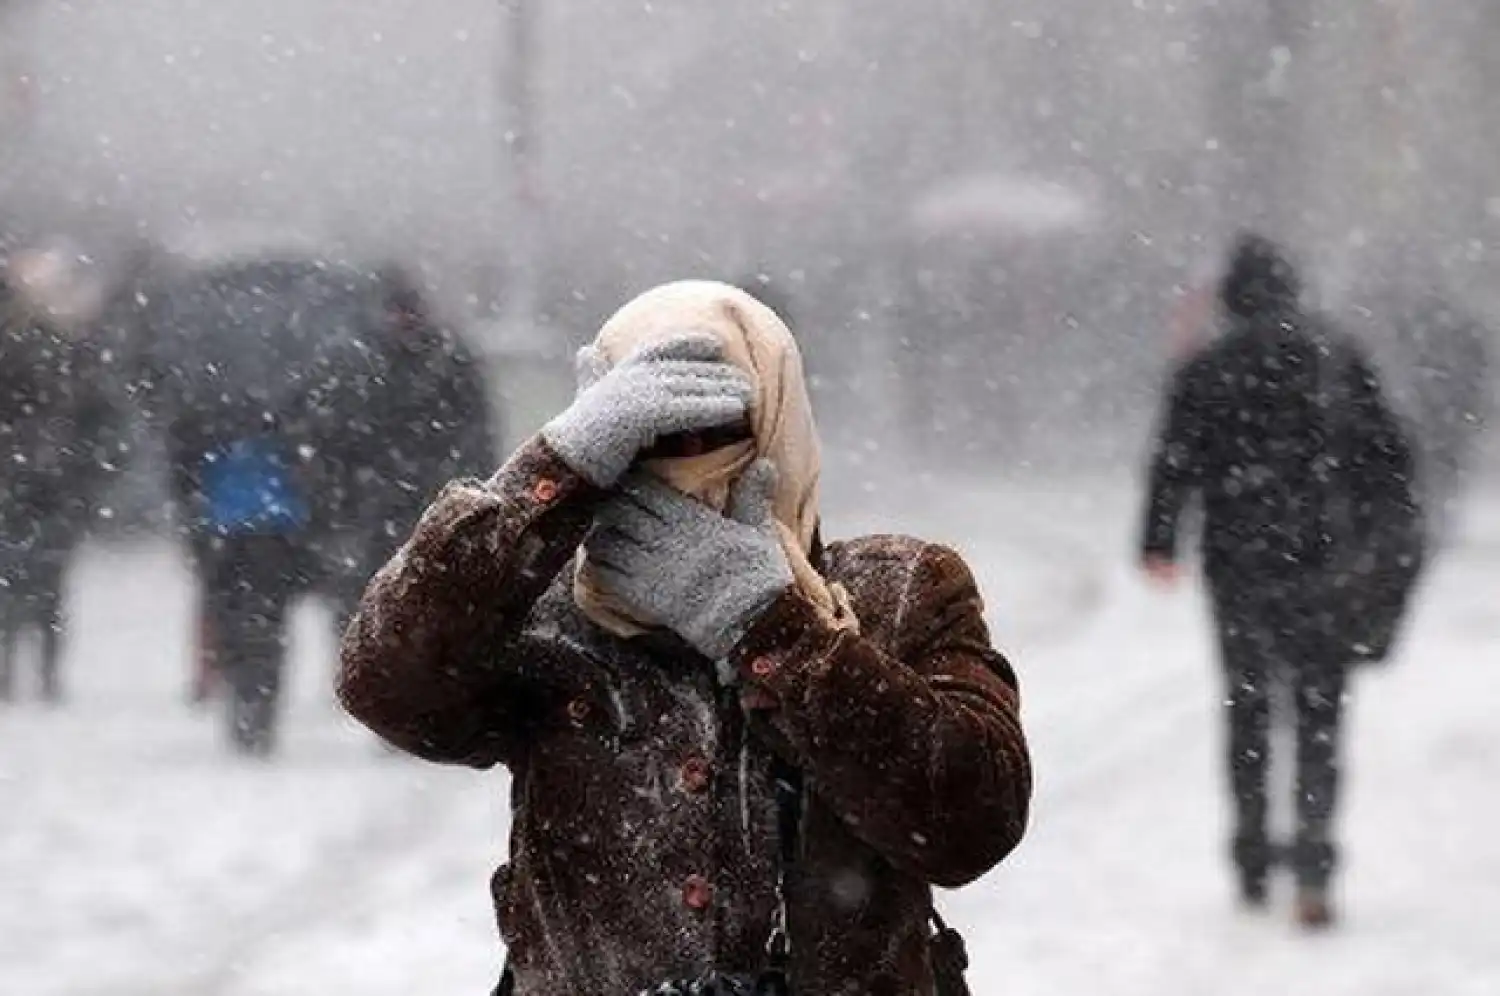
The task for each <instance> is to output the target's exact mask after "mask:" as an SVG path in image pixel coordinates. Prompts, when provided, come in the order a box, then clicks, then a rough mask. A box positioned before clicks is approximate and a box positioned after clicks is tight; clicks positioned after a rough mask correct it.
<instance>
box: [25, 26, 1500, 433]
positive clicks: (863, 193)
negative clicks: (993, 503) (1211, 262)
mask: <svg viewBox="0 0 1500 996" xmlns="http://www.w3.org/2000/svg"><path fill="white" fill-rule="evenodd" d="M4 16H5V18H6V25H5V30H4V39H5V48H4V51H3V53H0V59H3V61H4V64H5V65H6V66H7V67H9V68H8V69H7V71H6V77H7V80H8V81H9V84H10V86H9V91H8V98H9V99H8V101H7V103H6V108H7V111H6V114H5V115H4V117H3V121H4V128H5V131H4V135H5V139H4V149H5V162H6V169H5V171H4V197H3V200H0V209H3V210H4V212H5V214H6V215H7V217H8V219H9V221H10V224H9V225H8V226H7V227H8V228H9V230H10V231H11V232H12V233H21V232H51V231H58V230H61V231H66V232H68V233H70V234H72V235H74V236H76V237H77V238H79V239H82V240H83V241H85V242H86V243H88V244H89V245H90V246H91V247H93V246H98V249H97V250H95V251H98V252H101V253H102V252H105V251H106V248H107V247H109V246H113V245H115V244H117V243H118V242H119V241H120V240H122V239H126V238H140V239H147V240H161V241H175V240H180V239H183V238H187V237H190V235H191V236H192V237H197V238H203V239H210V240H212V239H214V238H219V239H222V238H224V237H225V235H224V233H225V232H228V231H234V232H237V233H242V232H243V231H244V230H245V229H246V228H248V227H250V226H254V227H255V228H256V229H257V230H258V231H259V233H260V236H259V237H261V238H266V239H283V240H284V239H290V238H293V237H295V238H298V239H301V240H304V241H307V242H310V243H312V244H315V245H318V246H319V247H320V248H321V249H322V250H323V251H325V252H333V251H336V250H343V251H345V252H356V253H362V254H371V253H379V254H387V255H397V256H400V257H402V258H403V259H406V260H409V261H411V262H413V263H415V264H419V265H420V266H421V268H422V272H423V274H424V276H425V278H426V280H427V281H428V282H429V283H430V284H431V286H432V288H433V290H434V292H435V293H437V294H438V295H439V300H440V303H441V307H442V309H443V310H444V312H445V313H447V314H448V315H450V316H452V319H453V320H455V321H462V322H464V323H467V324H473V325H474V326H475V328H476V334H477V335H479V337H480V338H481V339H482V340H483V342H482V345H484V346H485V348H486V349H488V350H492V351H499V350H505V349H507V348H512V347H513V348H518V349H527V350H532V349H536V348H537V345H536V343H535V342H529V341H528V342H525V343H522V342H519V341H517V342H511V343H507V342H506V341H505V340H506V338H507V337H506V336H505V335H503V334H501V331H495V330H486V329H481V328H480V327H479V326H480V324H481V323H484V322H486V321H488V320H489V319H491V318H493V317H495V316H497V315H498V314H499V313H500V311H501V309H502V308H503V307H505V306H506V299H507V295H508V294H511V296H520V297H523V298H526V299H527V300H528V301H529V300H531V299H533V298H534V300H535V302H536V305H537V309H538V312H537V317H538V318H539V319H540V320H542V321H543V322H544V323H545V325H546V327H547V329H548V333H547V338H549V339H556V340H564V341H566V342H567V343H569V344H571V343H573V342H576V341H578V340H581V339H582V338H584V337H585V336H587V335H588V334H589V333H590V331H591V330H592V328H594V327H595V325H596V324H597V322H598V321H599V319H600V318H601V317H602V316H604V315H606V314H608V312H609V311H610V310H612V308H613V307H614V306H615V305H616V304H617V303H618V301H619V300H621V298H622V297H623V296H625V295H627V294H628V293H630V292H633V291H634V290H636V289H639V288H641V287H644V286H647V285H649V284H650V283H653V282H656V281H659V280H661V279H665V278H668V277H672V276H678V275H682V274H699V275H710V276H722V277H726V278H731V279H734V278H740V277H742V276H761V277H763V278H764V279H766V280H767V281H769V282H770V283H772V284H774V285H776V287H777V289H778V290H780V291H782V292H783V293H785V294H786V295H788V296H789V298H790V302H791V304H792V307H793V309H794V311H795V315H796V318H797V319H798V325H799V329H800V331H801V332H802V333H803V335H804V336H805V338H806V340H807V348H808V351H809V353H810V354H811V357H812V365H813V368H814V372H815V373H816V374H817V375H818V376H819V378H820V380H821V381H822V383H823V386H824V388H825V393H826V394H828V395H829V396H830V399H829V400H830V401H831V400H833V398H835V397H837V398H838V399H839V400H840V401H848V402H850V403H851V404H852V405H853V406H854V407H855V408H856V409H857V410H859V411H861V412H862V413H865V412H868V411H869V409H870V408H871V407H872V405H871V403H872V402H876V404H875V405H874V407H875V408H877V409H880V410H887V409H888V410H891V411H894V410H896V409H895V408H894V407H892V406H890V405H887V404H884V403H881V402H885V401H888V400H889V392H890V391H891V390H893V386H892V385H891V384H890V383H889V377H888V374H889V371H890V370H891V369H893V368H895V367H893V365H899V363H900V362H901V360H902V355H901V354H903V352H907V351H910V350H911V349H913V348H915V344H916V343H918V342H919V341H920V343H921V344H922V345H928V344H930V343H944V344H945V345H944V346H943V347H942V348H943V349H945V350H949V349H951V350H953V351H954V352H960V351H963V350H970V351H973V350H978V351H980V352H982V354H983V357H982V360H983V362H982V370H981V369H974V368H973V365H972V364H964V365H968V366H970V368H971V374H972V375H973V376H974V377H975V378H976V380H975V381H974V382H973V383H972V384H968V383H966V384H965V385H963V386H964V387H965V388H967V389H968V390H965V391H964V394H965V395H966V396H970V397H973V398H974V399H975V400H976V401H977V400H978V399H980V398H983V399H984V402H985V403H986V404H990V403H993V404H994V405H996V406H1000V407H1003V408H1005V410H1006V415H1007V417H1006V427H1005V435H1006V436H1007V437H1008V438H1009V439H1010V442H1011V444H1012V445H1018V444H1020V443H1022V442H1027V441H1031V440H1034V439H1038V438H1039V439H1040V440H1042V441H1043V443H1045V442H1049V441H1050V440H1051V439H1052V438H1053V434H1054V432H1055V430H1057V429H1058V428H1059V427H1060V426H1063V427H1066V428H1068V429H1069V430H1071V429H1072V428H1075V427H1077V426H1078V425H1079V424H1083V425H1085V426H1087V427H1088V428H1089V429H1090V430H1091V434H1092V435H1093V436H1094V438H1098V433H1097V430H1100V429H1103V428H1109V427H1120V428H1124V429H1126V430H1127V431H1128V432H1129V437H1128V438H1134V437H1135V436H1136V435H1137V434H1138V429H1139V416H1140V413H1141V411H1142V410H1143V408H1144V399H1145V395H1146V394H1147V393H1149V388H1151V387H1154V378H1155V376H1156V374H1157V373H1158V372H1159V369H1160V367H1161V363H1162V357H1163V342H1164V337H1163V335H1162V332H1161V329H1162V326H1163V324H1164V319H1163V316H1164V314H1165V313H1166V312H1167V310H1168V308H1169V306H1170V302H1171V300H1172V298H1173V295H1174V293H1175V292H1176V290H1177V288H1178V286H1179V284H1180V283H1181V282H1182V281H1184V280H1186V279H1188V278H1189V275H1190V274H1191V273H1192V270H1193V267H1194V265H1195V264H1197V263H1199V262H1200V261H1202V260H1204V259H1212V258H1214V257H1215V256H1216V254H1217V253H1218V252H1219V250H1220V247H1221V245H1222V243H1223V241H1224V239H1225V238H1226V236H1227V233H1228V232H1230V231H1232V230H1233V228H1234V227H1236V226H1238V225H1240V224H1244V223H1246V222H1250V221H1255V222H1257V223H1260V224H1262V225H1263V226H1265V227H1267V228H1271V229H1276V230H1278V232H1279V233H1280V234H1282V235H1284V236H1285V237H1287V238H1289V239H1290V240H1291V241H1292V242H1293V243H1294V244H1295V245H1296V247H1297V248H1298V249H1299V251H1301V253H1302V254H1303V256H1304V257H1305V258H1306V262H1308V263H1309V264H1310V265H1311V267H1312V269H1313V270H1314V272H1315V274H1316V276H1317V277H1318V282H1319V283H1320V284H1321V285H1323V286H1324V287H1325V288H1326V290H1327V292H1328V293H1329V294H1331V295H1335V296H1336V295H1339V294H1348V293H1349V292H1350V290H1351V288H1352V287H1354V286H1355V285H1356V284H1357V283H1358V278H1359V275H1360V274H1361V273H1363V272H1367V271H1369V270H1371V269H1373V268H1374V267H1375V266H1376V265H1377V263H1378V262H1380V261H1383V260H1385V259H1387V258H1389V257H1391V256H1392V255H1394V254H1398V253H1400V252H1403V251H1416V252H1419V253H1420V254H1422V255H1423V256H1424V257H1427V258H1431V259H1435V260H1439V261H1440V262H1441V267H1442V270H1443V274H1444V276H1445V277H1446V278H1447V279H1448V280H1449V281H1451V282H1452V283H1453V284H1454V285H1455V286H1456V288H1457V289H1458V290H1459V291H1460V292H1462V293H1463V294H1465V295H1471V296H1476V297H1477V296H1479V295H1482V294H1483V293H1484V292H1485V290H1486V288H1487V287H1488V285H1489V283H1490V281H1488V280H1487V277H1488V276H1489V270H1490V269H1491V267H1492V261H1491V259H1490V256H1489V252H1490V247H1489V240H1491V239H1492V238H1493V228H1494V226H1495V224H1496V217H1495V215H1496V213H1497V211H1500V208H1497V198H1496V196H1495V192H1494V191H1493V189H1492V185H1491V182H1490V176H1491V174H1492V171H1491V170H1490V169H1489V168H1488V167H1489V164H1490V161H1491V159H1492V156H1493V154H1494V152H1495V142H1496V140H1495V139H1494V133H1495V127H1494V124H1495V120H1496V115H1497V114H1500V108H1497V106H1496V103H1495V101H1494V99H1493V98H1492V97H1491V94H1492V92H1493V82H1494V81H1493V75H1494V73H1495V72H1496V68H1495V64H1494V55H1493V52H1494V48H1495V46H1494V42H1495V36H1496V33H1497V32H1500V17H1497V15H1496V14H1495V13H1494V12H1493V11H1492V10H1490V9H1489V8H1488V5H1485V4H1482V3H1460V2H1454V3H1449V4H1445V5H1443V7H1442V10H1441V12H1434V11H1432V10H1429V9H1427V8H1426V7H1424V6H1423V5H1419V4H1414V3H1410V2H1397V0H1387V2H1380V3H1372V4H1365V5H1359V6H1357V7H1351V6H1350V5H1348V4H1344V3H1337V2H1327V0H1322V2H1320V0H1305V2H1298V3H1291V2H1286V3H1281V4H1270V3H1260V2H1254V3H1235V4H1228V3H1210V2H1206V0H1204V2H1200V0H1177V2H1171V3H1166V2H1156V0H1143V2H1138V3H1131V4H1119V3H1107V2H1098V3H1094V2H1088V3H1085V4H1084V5H1083V6H1079V5H1076V4H1075V5H1070V6H1069V7H1068V9H1067V10H1063V9H1061V8H1059V7H1058V6H1057V5H1056V4H1049V3H1045V2H1040V0H1008V2H1005V3H991V4H975V3H966V2H950V0H935V2H933V3H928V4H924V5H922V6H921V8H920V9H918V8H916V7H909V6H907V5H896V4H873V5H872V4H870V3H856V2H853V0H827V2H821V3H816V4H815V3H795V2H780V3H756V4H738V5H735V6H734V7H733V8H732V9H727V10H726V9H719V8H712V9H709V8H704V7H702V5H699V4H692V3H686V2H674V0H659V2H652V3H650V4H637V3H630V4H602V3H591V2H585V0H552V2H541V0H530V2H520V3H516V4H514V5H513V7H507V5H506V4H502V3H499V2H489V0H431V2H427V3H422V4H410V3H396V2H388V0H373V2H369V3H361V4H351V3H344V2H338V0H271V2H262V3H254V4H252V3H215V4H209V3H201V2H193V0H138V2H134V3H130V4H111V3H103V2H88V0H82V2H71V3H67V4H49V3H32V4H28V3H25V2H24V0H12V2H10V3H8V4H7V5H6V10H5V14H4ZM518 38H519V45H518V44H517V39H518ZM518 51H519V52H523V53H524V54H525V59H524V61H521V62H519V63H518V62H517V58H516V53H517V52H518ZM1293 51H1295V53H1296V55H1295V58H1293V57H1292V52H1293ZM517 141H521V142H522V150H523V152H524V154H525V156H526V163H525V166H524V173H523V174H522V184H523V185H524V189H523V187H522V186H519V185H518V182H517V177H518V173H517V170H516V168H515V167H516V157H515V156H514V155H513V154H512V153H513V152H514V151H515V150H516V148H517V146H516V143H517ZM523 194H524V195H529V196H527V197H525V199H524V201H523V200H522V195H523ZM944 195H947V200H946V202H944V201H943V197H944ZM523 202H524V203H530V204H533V205H534V210H535V214H536V218H535V219H533V218H532V217H530V216H528V215H526V214H521V213H518V210H517V206H518V203H523ZM975 202H979V203H980V204H982V205H983V207H982V208H979V209H976V208H975ZM924 206H925V207H926V208H927V209H928V210H927V211H926V212H925V213H924V210H923V209H924ZM945 208H946V210H945ZM528 261H535V263H534V265H528ZM533 277H534V278H535V280H534V282H535V287H536V289H535V291H534V292H533V291H532V288H531V285H532V283H533V280H532V278H533ZM518 279H524V282H525V284H526V286H525V287H518V286H517V280H518ZM912 309H915V310H912ZM510 338H511V339H513V340H520V339H523V338H524V337H522V336H519V335H516V336H511V337H510ZM1021 364H1025V365H1026V375H1025V376H1024V377H1022V376H1019V375H1018V369H1017V368H1018V367H1019V366H1020V365H1021ZM998 410H999V408H997V411H998ZM1122 416H1124V419H1123V421H1122V418H1121V417H1122ZM522 421H524V422H526V423H528V425H529V423H531V422H534V421H535V416H534V414H533V413H530V412H528V413H527V416H526V417H524V418H523V419H522ZM518 424H519V423H518ZM897 428H898V427H897V426H894V425H889V424H881V425H880V432H881V434H882V437H884V436H886V435H891V434H894V433H895V432H896V429H897ZM861 431H862V432H869V431H871V425H870V424H869V423H868V421H867V420H866V419H864V418H862V419H861ZM1068 434H1069V435H1070V436H1071V435H1073V434H1072V433H1071V431H1070V432H1069V433H1068ZM1115 442H1117V441H1116V440H1110V445H1109V446H1107V447H1099V452H1100V453H1107V452H1111V451H1114V450H1117V447H1116V446H1114V445H1113V444H1114V443H1115ZM1042 448H1043V449H1044V450H1046V449H1049V447H1046V446H1043V447H1042Z"/></svg>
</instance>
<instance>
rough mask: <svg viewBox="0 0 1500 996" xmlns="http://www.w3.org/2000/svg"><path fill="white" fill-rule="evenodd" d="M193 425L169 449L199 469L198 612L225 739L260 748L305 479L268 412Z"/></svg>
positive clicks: (272, 705) (299, 537)
mask: <svg viewBox="0 0 1500 996" xmlns="http://www.w3.org/2000/svg"><path fill="white" fill-rule="evenodd" d="M190 435H191V430H189V433H186V434H183V435H179V437H178V449H177V452H176V454H175V456H176V460H177V461H178V462H180V463H181V464H182V465H184V466H187V467H190V468H193V473H194V477H195V488H194V490H195V493H196V498H197V508H196V513H197V514H196V517H195V518H196V520H197V526H198V528H197V529H196V530H195V532H196V533H197V534H198V535H200V536H202V537H205V538H206V542H204V544H203V548H202V550H201V551H200V554H199V555H200V556H201V557H202V558H203V559H202V562H201V565H200V570H201V572H202V576H201V583H202V586H203V588H202V590H203V593H204V598H203V608H204V615H203V620H204V624H205V626H206V632H207V633H208V634H211V646H212V649H213V653H214V664H215V667H216V669H217V673H218V674H219V675H221V676H222V677H223V679H224V682H225V684H226V686H227V688H228V691H229V703H228V734H229V742H230V744H231V745H232V746H233V747H234V749H235V750H237V751H239V752H240V753H244V754H251V755H257V756H265V755H268V754H270V753H271V752H272V750H273V749H274V746H275V727H276V713H277V707H278V704H279V699H280V692H281V682H282V672H283V670H284V657H285V646H286V622H287V613H288V610H289V608H290V606H291V603H292V600H293V598H294V597H295V596H296V595H297V594H298V593H299V592H300V591H301V589H302V587H303V585H304V584H305V578H304V576H303V571H302V569H301V567H300V563H301V561H302V559H303V558H302V548H303V546H302V544H303V543H304V542H305V540H304V536H303V534H304V532H305V530H306V528H307V526H308V522H309V509H308V499H307V496H306V494H305V486H304V485H303V483H302V482H301V481H300V480H299V479H298V476H297V473H296V465H295V456H294V454H293V452H292V446H291V444H290V442H289V440H288V439H287V438H286V437H285V436H284V435H283V434H282V433H281V432H280V431H279V430H278V428H277V425H276V421H275V419H274V417H270V416H268V417H267V418H266V419H265V422H264V425H263V426H262V428H261V430H260V431H258V432H253V433H247V434H245V435H242V436H239V437H237V438H232V439H229V440H228V441H221V440H220V439H217V438H213V437H212V436H207V435H205V436H200V437H198V438H196V439H191V438H187V437H190Z"/></svg>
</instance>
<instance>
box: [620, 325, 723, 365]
mask: <svg viewBox="0 0 1500 996" xmlns="http://www.w3.org/2000/svg"><path fill="white" fill-rule="evenodd" d="M722 359H724V345H723V343H721V342H720V341H719V338H718V336H716V335H714V334H713V333H711V332H684V333H682V334H681V335H674V336H672V337H671V338H668V339H663V340H662V341H661V342H656V343H649V344H647V345H644V346H641V347H639V348H637V349H636V350H634V351H633V352H631V354H630V355H629V356H627V357H625V361H624V363H626V364H630V365H631V366H635V365H637V364H642V363H660V362H662V361H663V360H722ZM622 365H624V364H622Z"/></svg>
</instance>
